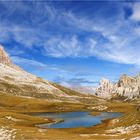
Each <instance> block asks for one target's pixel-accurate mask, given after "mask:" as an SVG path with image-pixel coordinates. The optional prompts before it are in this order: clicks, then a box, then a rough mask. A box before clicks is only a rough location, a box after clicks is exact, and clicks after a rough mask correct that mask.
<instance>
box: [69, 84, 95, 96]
mask: <svg viewBox="0 0 140 140" xmlns="http://www.w3.org/2000/svg"><path fill="white" fill-rule="evenodd" d="M71 89H72V90H75V91H77V92H80V93H83V94H94V93H95V89H96V87H95V86H73V87H71Z"/></svg>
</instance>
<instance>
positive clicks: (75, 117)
mask: <svg viewBox="0 0 140 140" xmlns="http://www.w3.org/2000/svg"><path fill="white" fill-rule="evenodd" d="M36 115H37V116H43V117H48V118H56V119H63V120H64V121H63V122H57V123H50V124H41V125H39V126H40V127H42V128H74V127H90V126H93V125H97V124H100V123H102V120H105V119H111V118H117V117H120V116H121V115H122V113H113V112H101V113H100V115H98V116H93V115H90V112H64V113H40V114H36Z"/></svg>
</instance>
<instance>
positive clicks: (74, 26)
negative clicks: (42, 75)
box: [0, 2, 140, 65]
mask: <svg viewBox="0 0 140 140" xmlns="http://www.w3.org/2000/svg"><path fill="white" fill-rule="evenodd" d="M124 6H127V3H125V4H123V3H121V6H120V5H118V7H116V8H118V9H119V12H118V13H117V14H116V15H115V17H113V18H112V17H110V18H108V17H104V18H101V17H96V16H95V17H94V18H93V19H91V18H89V17H86V16H83V15H81V16H80V15H78V14H75V13H73V12H72V11H68V10H60V9H57V8H56V7H53V6H52V5H51V4H49V3H41V2H29V3H24V2H17V3H11V4H8V3H5V2H2V3H0V7H1V9H2V10H1V14H0V19H1V22H0V41H1V42H4V41H9V40H14V41H16V42H18V43H20V44H21V45H23V46H25V47H29V48H33V47H34V46H38V47H40V49H41V50H42V53H43V55H46V56H50V57H93V56H94V57H97V58H99V59H104V60H108V61H113V62H116V63H123V64H134V65H140V55H139V52H140V48H139V44H140V41H139V35H138V34H137V33H139V27H136V25H135V24H134V23H133V20H134V21H135V22H137V21H139V20H140V14H139V13H140V11H139V7H140V4H139V3H137V2H136V3H134V4H132V6H131V7H130V8H131V10H132V15H131V17H130V18H128V19H125V16H124V15H125V11H124ZM3 9H5V10H3ZM31 9H33V10H31ZM15 14H16V19H15V20H12V21H11V20H10V19H12V18H13V17H15ZM3 17H4V18H3ZM24 18H25V19H24ZM26 18H28V19H26ZM136 32H137V33H136ZM84 33H85V34H86V35H85V36H84V37H82V38H81V36H82V35H83V34H84Z"/></svg>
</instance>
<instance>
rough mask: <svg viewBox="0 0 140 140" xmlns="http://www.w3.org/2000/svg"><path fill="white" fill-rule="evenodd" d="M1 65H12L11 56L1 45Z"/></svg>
mask: <svg viewBox="0 0 140 140" xmlns="http://www.w3.org/2000/svg"><path fill="white" fill-rule="evenodd" d="M0 63H2V64H6V65H8V66H10V65H12V62H11V60H10V58H9V55H8V54H7V53H6V51H5V50H4V47H3V46H2V45H0Z"/></svg>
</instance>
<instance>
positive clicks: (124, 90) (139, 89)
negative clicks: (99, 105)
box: [95, 74, 140, 99]
mask: <svg viewBox="0 0 140 140" xmlns="http://www.w3.org/2000/svg"><path fill="white" fill-rule="evenodd" d="M95 94H96V95H97V96H99V97H103V98H112V97H113V96H114V95H117V96H121V97H125V98H127V99H135V98H140V74H139V75H137V76H135V77H131V76H127V75H126V74H124V75H122V76H121V77H120V79H119V81H118V82H117V83H115V84H113V83H111V82H109V80H107V79H103V80H101V82H100V85H99V87H98V88H97V89H96V92H95Z"/></svg>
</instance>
